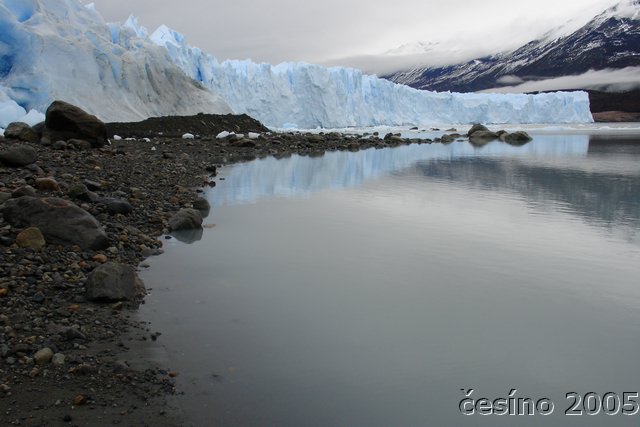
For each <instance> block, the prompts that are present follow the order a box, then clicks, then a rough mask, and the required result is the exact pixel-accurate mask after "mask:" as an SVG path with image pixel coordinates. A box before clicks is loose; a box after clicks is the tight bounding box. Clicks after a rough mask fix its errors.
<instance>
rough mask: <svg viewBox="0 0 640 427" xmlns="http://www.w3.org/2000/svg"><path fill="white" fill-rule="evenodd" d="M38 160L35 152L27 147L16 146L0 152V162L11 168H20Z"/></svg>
mask: <svg viewBox="0 0 640 427" xmlns="http://www.w3.org/2000/svg"><path fill="white" fill-rule="evenodd" d="M37 160H38V153H36V150H34V149H33V148H31V147H29V146H28V145H17V146H13V147H10V148H8V149H6V150H4V151H2V152H0V162H2V163H4V164H5V165H7V166H11V167H22V166H27V165H30V164H32V163H35V162H36V161H37Z"/></svg>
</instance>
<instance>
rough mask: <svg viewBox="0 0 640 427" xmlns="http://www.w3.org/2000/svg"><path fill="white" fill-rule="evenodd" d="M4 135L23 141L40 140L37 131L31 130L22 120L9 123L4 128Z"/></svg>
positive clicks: (36, 141) (35, 141) (34, 141)
mask: <svg viewBox="0 0 640 427" xmlns="http://www.w3.org/2000/svg"><path fill="white" fill-rule="evenodd" d="M4 137H5V138H7V139H18V140H20V141H24V142H33V143H38V142H40V137H39V136H38V132H36V131H35V130H33V129H32V128H31V126H29V125H28V124H26V123H22V122H13V123H9V126H7V128H6V129H5V130H4Z"/></svg>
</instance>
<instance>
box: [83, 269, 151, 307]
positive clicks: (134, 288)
mask: <svg viewBox="0 0 640 427" xmlns="http://www.w3.org/2000/svg"><path fill="white" fill-rule="evenodd" d="M85 287H86V294H85V297H86V298H87V299H88V300H89V301H98V302H115V301H123V300H132V299H134V298H135V297H136V296H137V295H140V294H142V293H143V292H144V284H143V283H142V280H140V278H138V276H137V274H136V272H135V270H134V269H133V267H131V266H129V265H125V264H118V263H114V262H108V263H106V264H102V265H100V266H99V267H97V268H96V269H94V270H93V271H92V272H91V273H90V274H89V277H88V278H87V283H86V285H85Z"/></svg>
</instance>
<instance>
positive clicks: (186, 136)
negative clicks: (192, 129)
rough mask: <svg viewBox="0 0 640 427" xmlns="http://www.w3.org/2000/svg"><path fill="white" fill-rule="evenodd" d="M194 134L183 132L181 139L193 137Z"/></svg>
mask: <svg viewBox="0 0 640 427" xmlns="http://www.w3.org/2000/svg"><path fill="white" fill-rule="evenodd" d="M194 138H195V136H194V135H193V134H192V133H185V134H184V135H182V139H194Z"/></svg>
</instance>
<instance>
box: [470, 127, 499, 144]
mask: <svg viewBox="0 0 640 427" xmlns="http://www.w3.org/2000/svg"><path fill="white" fill-rule="evenodd" d="M496 139H498V134H497V133H495V132H491V131H485V130H479V131H476V132H474V133H473V134H472V135H471V136H470V137H469V142H470V143H471V144H473V145H476V146H481V145H485V144H487V143H489V142H491V141H494V140H496Z"/></svg>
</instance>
